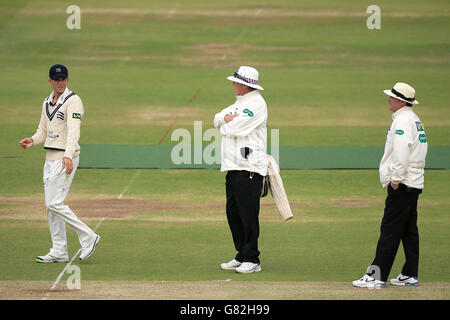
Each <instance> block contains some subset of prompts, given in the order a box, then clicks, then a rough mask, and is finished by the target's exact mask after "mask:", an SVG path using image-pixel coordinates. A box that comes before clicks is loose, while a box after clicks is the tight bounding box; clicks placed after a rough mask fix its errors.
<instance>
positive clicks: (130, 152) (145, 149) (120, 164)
mask: <svg viewBox="0 0 450 320" xmlns="http://www.w3.org/2000/svg"><path fill="white" fill-rule="evenodd" d="M173 148H174V146H157V145H108V144H101V145H98V144H84V145H82V146H81V156H80V165H79V168H116V169H140V168H142V169H177V168H178V169H187V168H190V169H200V168H205V169H217V168H220V160H219V161H216V163H212V164H208V163H205V161H204V159H203V157H202V153H203V152H205V148H207V146H206V147H205V146H203V147H202V151H201V153H200V151H199V150H198V149H197V150H194V147H191V150H190V156H189V151H187V154H188V156H187V157H186V158H185V159H189V160H187V161H185V163H180V164H177V163H174V162H173V161H172V157H171V154H172V152H173ZM270 150H271V148H270V147H268V151H269V153H270ZM209 151H210V150H206V152H209ZM383 151H384V149H383V147H375V146H368V147H358V146H338V147H335V146H334V147H323V146H321V147H314V146H303V147H300V146H280V147H279V150H278V153H279V157H278V159H279V164H280V168H281V169H377V168H378V166H379V164H380V160H381V157H382V156H383ZM196 152H197V154H196ZM211 154H212V155H213V156H214V155H215V153H214V152H211ZM179 155H181V156H182V155H183V153H182V152H178V156H179ZM217 159H220V152H219V155H217V156H216V160H217ZM426 168H427V169H450V146H434V147H429V149H428V154H427V162H426Z"/></svg>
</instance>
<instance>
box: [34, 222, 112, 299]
mask: <svg viewBox="0 0 450 320" xmlns="http://www.w3.org/2000/svg"><path fill="white" fill-rule="evenodd" d="M103 220H105V218H102V219H101V220H100V221H99V223H97V225H96V226H95V228H94V231H96V230H97V229H98V227H100V225H101V224H102V222H103ZM80 252H81V248H80V249H78V251H77V253H75V255H74V256H73V257H72V259H71V260H70V261H69V263H68V264H66V266H65V267H64V269H63V271H61V273H60V274H59V275H58V277H57V278H56V280H55V282H54V283H53V285H52V286H51V287H50V290H49V291H48V292H47V293H46V294H45V296H43V297H42V299H41V300H47V298H48V297H49V296H50V294H51V293H52V291H53V290H54V289H55V288H56V286H57V285H58V283H59V281H60V280H61V278H62V276H63V275H64V273H66V270H67V268H69V267H70V265H71V264H72V262H73V261H74V260H75V259H76V257H78V255H79V254H80Z"/></svg>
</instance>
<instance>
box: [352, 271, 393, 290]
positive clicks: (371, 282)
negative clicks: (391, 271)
mask: <svg viewBox="0 0 450 320" xmlns="http://www.w3.org/2000/svg"><path fill="white" fill-rule="evenodd" d="M352 284H353V286H354V287H358V288H369V289H374V288H384V287H386V282H384V281H381V280H375V278H372V277H371V276H369V275H368V274H365V275H364V276H363V277H362V278H361V279H359V280H355V281H353V282H352Z"/></svg>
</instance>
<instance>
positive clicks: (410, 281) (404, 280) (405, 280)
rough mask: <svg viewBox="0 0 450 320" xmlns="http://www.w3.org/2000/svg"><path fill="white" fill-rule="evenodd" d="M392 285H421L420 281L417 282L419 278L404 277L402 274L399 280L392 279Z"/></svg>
mask: <svg viewBox="0 0 450 320" xmlns="http://www.w3.org/2000/svg"><path fill="white" fill-rule="evenodd" d="M391 284H392V285H394V286H408V287H409V286H411V287H417V286H418V285H419V281H418V280H417V277H409V276H404V275H402V274H401V273H400V274H399V275H398V276H397V278H395V279H391Z"/></svg>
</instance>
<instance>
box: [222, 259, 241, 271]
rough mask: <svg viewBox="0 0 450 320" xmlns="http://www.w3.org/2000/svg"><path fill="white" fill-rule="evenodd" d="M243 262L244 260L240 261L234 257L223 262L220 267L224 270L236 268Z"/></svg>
mask: <svg viewBox="0 0 450 320" xmlns="http://www.w3.org/2000/svg"><path fill="white" fill-rule="evenodd" d="M241 264H242V262H239V261H237V260H236V259H233V260H231V261H228V262H225V263H222V264H221V265H220V269H222V270H236V268H237V267H239V266H240V265H241Z"/></svg>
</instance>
